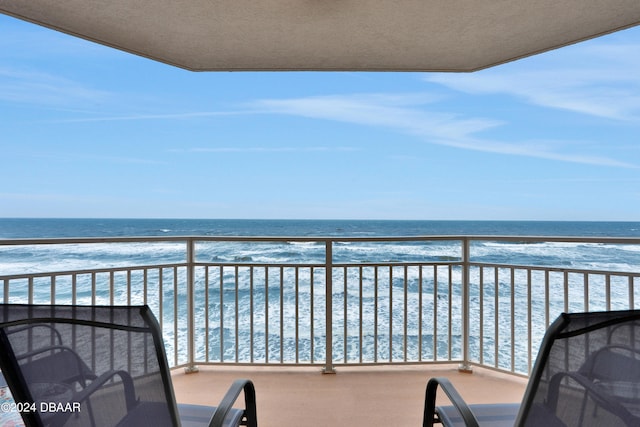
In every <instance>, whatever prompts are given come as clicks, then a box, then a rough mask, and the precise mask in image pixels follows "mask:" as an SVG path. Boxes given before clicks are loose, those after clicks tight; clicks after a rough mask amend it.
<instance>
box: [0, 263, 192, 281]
mask: <svg viewBox="0 0 640 427" xmlns="http://www.w3.org/2000/svg"><path fill="white" fill-rule="evenodd" d="M188 266H189V264H188V263H185V262H177V263H172V264H152V265H135V266H122V267H103V268H92V269H84V270H61V271H47V272H38V273H26V274H25V273H22V274H8V275H6V276H0V280H5V279H8V280H16V279H28V278H31V277H33V278H36V277H51V276H72V275H83V274H92V273H116V272H127V271H138V270H158V269H161V268H174V267H188Z"/></svg>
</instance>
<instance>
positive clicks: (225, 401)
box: [209, 379, 258, 427]
mask: <svg viewBox="0 0 640 427" xmlns="http://www.w3.org/2000/svg"><path fill="white" fill-rule="evenodd" d="M242 391H244V403H245V410H244V417H243V418H244V420H245V421H246V425H247V426H248V427H257V426H258V421H257V416H256V391H255V387H254V386H253V383H252V382H251V381H250V380H244V379H240V380H235V381H234V382H233V384H231V387H229V390H227V393H226V394H225V395H224V397H223V398H222V401H221V402H220V404H219V405H218V407H217V408H216V411H215V412H214V413H213V417H211V422H210V423H209V427H222V425H223V424H224V420H225V418H226V417H227V413H228V412H229V410H231V408H232V407H233V404H234V403H235V401H236V400H237V399H238V396H239V395H240V392H242Z"/></svg>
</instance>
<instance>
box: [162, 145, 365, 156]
mask: <svg viewBox="0 0 640 427" xmlns="http://www.w3.org/2000/svg"><path fill="white" fill-rule="evenodd" d="M358 150H359V149H358V148H355V147H322V146H316V147H304V146H300V147H196V148H185V149H183V148H176V149H171V150H169V152H172V153H242V154H246V153H293V152H301V153H309V152H335V151H339V152H347V151H358Z"/></svg>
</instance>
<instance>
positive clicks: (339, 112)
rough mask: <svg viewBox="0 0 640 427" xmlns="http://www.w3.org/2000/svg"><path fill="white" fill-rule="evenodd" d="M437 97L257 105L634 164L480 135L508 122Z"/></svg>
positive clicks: (557, 156)
mask: <svg viewBox="0 0 640 427" xmlns="http://www.w3.org/2000/svg"><path fill="white" fill-rule="evenodd" d="M433 102H435V101H434V98H431V97H429V96H420V95H397V94H396V95H380V94H375V95H362V94H357V95H334V96H317V97H307V98H295V99H265V100H259V101H256V102H255V103H254V104H253V107H254V108H255V109H256V110H257V111H260V112H262V113H271V114H286V115H293V116H301V117H309V118H315V119H325V120H335V121H340V122H347V123H354V124H360V125H367V126H379V127H386V128H390V129H393V130H395V131H398V132H401V133H404V134H410V135H415V136H418V137H420V138H421V139H423V140H424V141H425V142H428V143H431V144H439V145H446V146H451V147H457V148H461V149H466V150H475V151H484V152H493V153H500V154H510V155H519V156H527V157H536V158H542V159H549V160H558V161H564V162H573V163H584V164H592V165H602V166H614V167H630V168H635V167H636V166H635V165H632V164H630V163H627V162H623V161H618V160H615V159H612V158H608V157H604V156H591V155H586V154H581V153H575V152H573V151H569V152H563V151H562V150H563V149H564V150H567V147H568V146H571V147H573V146H575V145H577V144H576V143H575V142H571V143H567V142H562V141H546V142H544V141H510V142H503V141H497V140H495V139H490V138H485V137H482V136H480V134H481V133H482V132H484V131H487V130H490V129H493V128H496V127H498V126H502V125H505V124H506V123H504V122H502V121H499V120H494V119H484V118H468V117H463V116H461V115H459V114H453V113H443V112H438V111H432V110H431V109H432V108H433V107H432V106H430V109H426V108H425V107H424V105H425V104H431V103H433Z"/></svg>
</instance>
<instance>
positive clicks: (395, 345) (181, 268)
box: [0, 236, 640, 426]
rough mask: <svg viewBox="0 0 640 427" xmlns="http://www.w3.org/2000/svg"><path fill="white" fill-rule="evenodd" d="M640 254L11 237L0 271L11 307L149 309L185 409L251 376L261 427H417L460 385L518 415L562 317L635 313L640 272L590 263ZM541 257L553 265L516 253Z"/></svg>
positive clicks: (597, 244) (632, 243)
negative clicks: (430, 389) (431, 391)
mask: <svg viewBox="0 0 640 427" xmlns="http://www.w3.org/2000/svg"><path fill="white" fill-rule="evenodd" d="M639 245H640V239H637V238H577V237H572V238H560V237H557V238H550V237H521V236H518V237H500V236H486V237H482V236H425V237H403V238H380V237H378V238H356V237H349V238H346V237H344V238H303V237H200V236H199V237H166V238H160V237H146V238H137V237H127V238H78V239H20V240H17V239H15V240H0V263H1V262H3V260H9V261H7V262H5V263H4V265H9V266H11V265H12V266H13V267H12V268H13V269H14V271H10V270H11V268H9V267H7V268H4V269H3V272H2V275H0V286H2V296H1V298H2V301H4V302H10V303H11V302H14V303H18V302H20V303H41V304H43V303H44V304H50V303H59V304H141V303H145V304H148V305H149V306H151V308H152V309H153V311H154V313H155V314H156V316H157V317H158V319H159V321H160V323H161V326H162V329H163V334H164V338H165V346H166V350H167V355H168V359H169V364H170V365H171V366H172V367H173V368H174V379H175V387H176V394H177V397H178V399H179V400H180V401H182V402H192V403H210V402H212V401H213V402H215V401H216V400H217V398H218V397H219V396H220V395H221V393H222V392H223V390H225V389H226V387H227V386H228V384H229V383H230V381H231V378H235V377H240V376H241V377H249V378H252V379H253V380H254V381H255V383H256V386H257V388H258V390H259V411H260V417H261V420H264V422H265V425H285V426H286V425H294V424H297V423H299V422H300V420H301V419H305V420H309V419H314V420H318V423H319V424H318V425H327V423H333V424H336V425H342V424H344V425H349V426H354V425H355V426H357V425H365V424H366V425H371V424H374V425H383V423H384V424H392V425H398V424H400V423H405V422H406V423H407V424H413V423H419V422H420V419H421V411H422V405H423V397H424V387H425V384H426V380H427V378H429V377H431V376H434V375H445V376H450V377H452V379H453V381H454V382H455V383H457V384H460V385H461V390H462V394H463V395H464V396H465V397H467V398H468V399H469V400H470V401H472V402H495V401H514V402H516V401H519V400H520V398H521V396H522V393H523V391H524V387H525V384H526V376H527V375H528V373H529V372H530V370H531V367H532V365H533V361H534V360H535V357H536V352H537V348H538V346H539V344H540V340H541V338H542V335H543V334H544V331H545V329H546V327H547V326H548V325H549V323H550V322H551V321H553V319H554V318H555V317H556V316H557V315H558V314H559V313H561V312H563V311H596V310H612V309H626V308H637V303H636V300H637V299H638V292H640V286H639V285H640V272H638V271H625V269H624V268H622V269H621V268H620V266H619V265H611V266H609V265H608V264H606V263H598V262H593V257H596V258H597V256H598V254H599V253H605V252H612V251H613V253H614V254H615V253H616V252H615V251H627V252H628V253H631V254H632V255H633V254H638V253H640V251H638V250H637V248H638V246H639ZM487 248H494V249H495V248H497V250H494V251H493V252H487ZM554 248H563V250H565V251H569V252H568V253H571V254H572V255H571V256H572V257H573V256H574V255H575V256H576V257H579V258H580V259H581V260H582V261H581V262H580V263H577V265H569V263H565V264H564V265H554V264H553V263H549V262H547V261H546V259H547V258H546V257H545V256H544V252H545V251H553V250H555V249H554ZM535 251H537V252H539V253H541V254H542V255H539V256H537V257H534V258H532V257H527V256H515V255H514V254H517V253H519V254H525V255H528V254H530V253H532V252H535ZM274 253H277V254H278V256H277V257H273V256H270V257H264V256H263V255H264V254H274ZM585 253H587V254H588V256H586V255H585V256H583V255H584V254H585ZM230 254H231V255H230ZM580 254H582V255H580ZM18 258H19V260H18ZM274 259H276V261H274ZM528 259H529V260H534V261H535V262H530V263H528V264H527V263H525V264H523V263H522V261H523V260H528ZM51 260H55V262H51ZM18 261H19V262H18ZM605 264H606V265H605ZM627 265H635V266H637V265H639V264H638V263H631V264H627ZM593 266H596V267H595V268H594V267H593ZM603 266H604V267H603ZM605 267H606V268H605ZM96 351H99V350H97V349H96ZM178 368H185V369H178ZM197 369H199V371H200V372H199V373H198V374H197V375H187V374H185V373H184V372H185V371H186V372H191V371H194V370H197ZM459 370H460V371H462V372H464V371H470V370H472V371H473V374H472V375H469V374H466V373H462V372H459ZM321 371H322V372H324V373H328V374H332V373H335V372H336V371H337V372H338V375H320V374H319V373H320V372H321ZM488 389H489V390H491V393H486V390H488ZM285 408H286V410H285ZM354 408H358V414H357V415H354V414H353V413H351V412H350V411H352V410H353V409H354ZM385 417H386V418H385ZM344 420H349V421H348V422H345V421H344ZM305 423H307V422H306V421H305Z"/></svg>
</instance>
